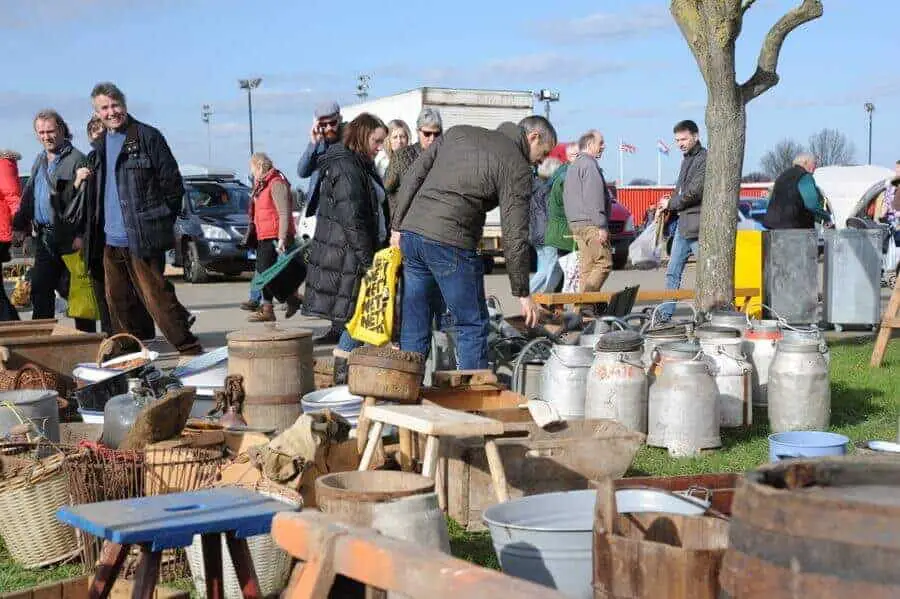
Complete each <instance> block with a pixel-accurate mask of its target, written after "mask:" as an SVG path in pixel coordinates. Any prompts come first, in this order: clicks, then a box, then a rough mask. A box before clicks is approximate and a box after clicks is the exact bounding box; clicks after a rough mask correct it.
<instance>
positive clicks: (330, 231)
mask: <svg viewBox="0 0 900 599" xmlns="http://www.w3.org/2000/svg"><path fill="white" fill-rule="evenodd" d="M373 178H374V179H375V180H379V178H378V174H377V172H376V171H375V163H374V162H372V160H371V159H369V158H367V157H364V156H361V155H360V154H357V153H355V152H351V151H350V150H348V149H347V148H346V147H344V145H343V144H334V145H332V146H331V147H329V148H328V151H327V152H326V153H325V154H324V156H322V158H320V161H319V209H318V213H317V214H316V232H315V233H314V235H313V240H312V244H311V245H310V249H309V265H308V271H307V275H306V289H305V291H304V300H303V313H304V314H307V315H311V316H318V317H321V318H326V319H328V320H331V321H334V322H339V323H343V322H346V321H348V320H350V318H351V317H352V316H353V312H354V311H355V310H356V298H357V295H359V288H360V283H361V282H362V278H363V276H364V275H365V273H366V270H367V269H368V268H369V266H371V265H372V260H373V259H374V257H375V252H376V251H378V250H379V249H381V248H382V247H384V244H385V241H386V240H385V239H381V238H380V235H379V227H378V215H379V211H380V210H381V206H379V205H378V194H377V192H376V190H375V189H374V187H373V183H372V179H373Z"/></svg>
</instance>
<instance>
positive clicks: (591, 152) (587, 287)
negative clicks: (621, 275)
mask: <svg viewBox="0 0 900 599" xmlns="http://www.w3.org/2000/svg"><path fill="white" fill-rule="evenodd" d="M605 149H606V142H605V141H604V139H603V134H602V133H600V132H599V131H597V130H595V129H594V130H591V131H588V132H587V133H585V134H584V135H582V136H581V138H579V140H578V157H577V158H575V161H574V162H573V163H572V165H571V166H570V167H569V169H568V170H567V171H566V181H565V186H564V187H563V205H564V206H565V210H566V217H567V218H568V221H569V227H570V228H571V230H572V237H573V238H574V239H575V243H576V244H577V246H578V265H579V268H580V271H581V278H580V280H579V283H578V291H579V292H581V293H584V292H588V291H600V289H601V288H602V287H603V284H604V283H605V282H606V279H607V278H609V273H610V272H611V271H612V246H611V245H610V242H609V216H610V214H611V212H612V196H611V195H610V192H609V188H608V187H607V186H606V178H605V177H604V176H603V169H601V168H600V165H599V164H597V161H598V160H600V157H601V156H602V155H603V150H605Z"/></svg>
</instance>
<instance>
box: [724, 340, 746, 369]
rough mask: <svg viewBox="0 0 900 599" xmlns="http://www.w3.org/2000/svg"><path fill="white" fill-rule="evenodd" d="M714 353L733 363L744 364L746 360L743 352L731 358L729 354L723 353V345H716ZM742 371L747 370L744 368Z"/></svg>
mask: <svg viewBox="0 0 900 599" xmlns="http://www.w3.org/2000/svg"><path fill="white" fill-rule="evenodd" d="M716 353H717V354H719V355H720V356H725V357H726V358H728V359H729V360H732V361H734V362H746V361H747V360H748V358H747V354H745V353H744V352H741V353H740V354H738V355H737V356H732V355H731V354H729V353H728V352H726V351H725V346H724V345H717V346H716ZM744 370H747V368H744Z"/></svg>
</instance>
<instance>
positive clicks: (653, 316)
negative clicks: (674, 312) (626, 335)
mask: <svg viewBox="0 0 900 599" xmlns="http://www.w3.org/2000/svg"><path fill="white" fill-rule="evenodd" d="M666 304H674V305H675V307H676V308H677V307H678V306H679V305H682V306H687V307H688V308H690V309H691V312H693V313H694V322H697V308H695V307H694V304H692V303H691V302H682V301H677V300H667V301H664V302H660V303H659V304H657V305H656V307H654V308H653V312H651V313H650V320H648V321H647V324H645V325H644V328H643V329H641V332H642V333H643V332H644V331H647V330H648V329H652V328H653V325H655V324H656V313H657V312H659V309H660V308H661V307H663V306H665V305H666Z"/></svg>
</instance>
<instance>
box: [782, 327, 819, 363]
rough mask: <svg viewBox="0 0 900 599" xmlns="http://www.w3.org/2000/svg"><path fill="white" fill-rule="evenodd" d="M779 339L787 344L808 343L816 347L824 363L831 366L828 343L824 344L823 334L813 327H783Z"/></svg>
mask: <svg viewBox="0 0 900 599" xmlns="http://www.w3.org/2000/svg"><path fill="white" fill-rule="evenodd" d="M781 338H782V340H784V341H785V342H787V343H809V344H811V345H817V346H818V347H819V351H820V352H821V354H822V356H824V358H825V363H826V364H828V366H831V350H829V349H828V343H826V342H825V333H823V332H822V330H821V329H819V328H818V327H816V326H815V325H812V326H810V327H809V328H808V329H806V328H804V329H801V328H797V327H787V326H786V327H783V328H782V330H781Z"/></svg>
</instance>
